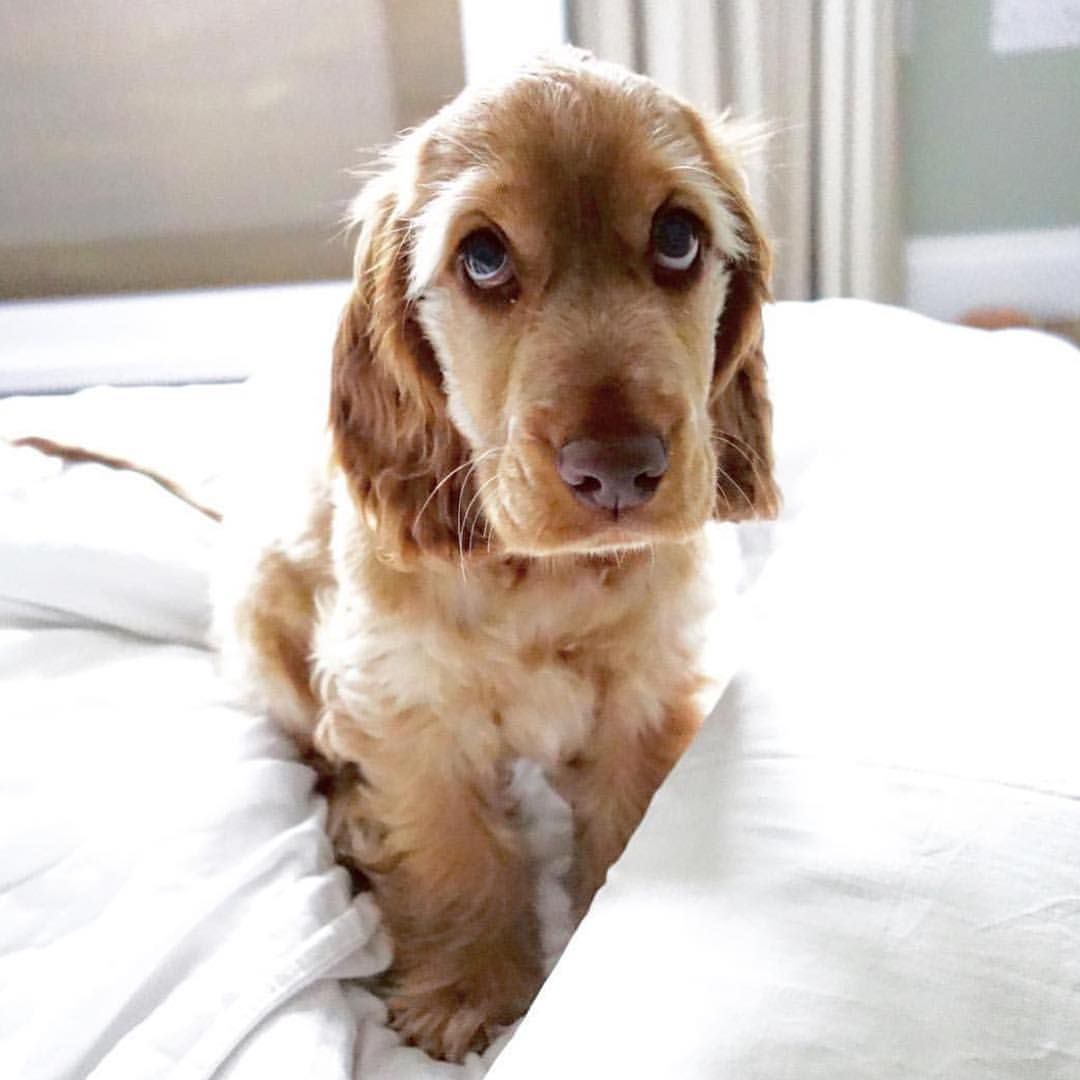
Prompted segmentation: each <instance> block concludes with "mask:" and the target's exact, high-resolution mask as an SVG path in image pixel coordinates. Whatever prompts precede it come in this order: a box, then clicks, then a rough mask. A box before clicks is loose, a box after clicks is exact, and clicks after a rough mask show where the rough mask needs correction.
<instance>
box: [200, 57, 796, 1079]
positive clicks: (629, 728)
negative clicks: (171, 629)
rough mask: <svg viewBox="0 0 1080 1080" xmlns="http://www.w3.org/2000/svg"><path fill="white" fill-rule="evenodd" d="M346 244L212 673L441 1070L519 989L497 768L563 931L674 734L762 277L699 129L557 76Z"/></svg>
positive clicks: (467, 110) (749, 421) (682, 726)
mask: <svg viewBox="0 0 1080 1080" xmlns="http://www.w3.org/2000/svg"><path fill="white" fill-rule="evenodd" d="M357 219H358V222H359V226H360V234H359V242H358V244H357V249H356V263H355V287H354V290H353V293H352V297H351V299H350V301H349V303H348V306H347V308H346V310H345V312H344V315H343V317H342V320H341V324H340V329H339V332H338V336H337V343H336V347H335V351H334V356H333V368H332V377H331V386H330V391H329V401H328V403H327V407H328V415H329V425H328V437H327V443H326V445H327V453H326V457H325V461H324V463H323V467H322V468H321V469H320V470H319V471H318V473H317V474H316V475H315V477H314V478H313V479H312V481H311V482H310V484H308V486H307V487H306V488H304V489H303V493H302V495H301V497H300V498H298V499H290V500H288V505H289V506H290V507H293V508H294V509H295V511H296V513H295V520H294V521H293V522H292V523H291V524H289V525H288V526H286V527H280V528H278V529H277V531H276V533H274V534H268V535H263V536H261V537H258V543H257V544H256V545H254V546H253V547H252V549H251V553H250V556H249V558H248V561H247V563H246V565H245V566H243V567H242V568H239V569H238V568H237V567H236V566H234V567H233V569H232V570H231V571H230V576H229V580H228V582H227V586H226V588H225V590H224V592H223V594H222V595H223V601H222V602H223V605H224V609H223V614H222V616H221V625H222V628H223V630H222V632H223V638H224V641H223V647H224V649H225V654H226V657H227V658H228V660H229V661H230V666H231V667H232V669H233V670H234V671H238V672H239V673H240V675H241V677H242V678H243V679H244V680H245V681H246V682H247V684H248V686H249V687H250V688H251V689H252V691H253V693H254V694H255V696H256V697H257V699H258V700H259V701H260V702H261V703H262V705H263V706H264V707H266V708H268V709H270V710H271V712H273V714H274V715H275V716H276V717H277V718H278V719H279V720H280V721H281V722H282V723H283V724H284V725H285V726H286V727H287V728H288V729H289V730H290V731H291V732H292V734H293V735H294V736H295V737H296V738H297V739H298V741H299V742H300V744H301V745H302V747H303V748H304V749H305V750H307V751H309V752H311V753H312V754H313V755H315V756H316V757H317V758H318V760H319V761H320V763H321V768H322V769H323V771H324V773H326V774H328V775H331V776H332V777H333V779H332V780H331V782H330V785H329V787H330V814H329V828H330V832H331V836H332V839H333V842H334V844H335V846H336V849H337V851H338V852H339V854H340V855H341V857H342V858H343V860H344V861H345V862H346V863H348V864H351V865H352V866H353V867H355V868H358V869H359V870H361V871H362V872H363V874H364V875H365V876H366V878H367V879H368V880H369V881H370V883H371V886H372V888H373V889H374V890H375V893H376V896H377V898H378V901H379V903H380V905H381V908H382V911H383V913H384V915H385V919H386V924H387V926H388V928H389V930H390V933H391V935H392V937H393V941H394V949H395V953H394V963H393V968H392V971H391V978H390V984H389V988H388V1002H389V1008H390V1015H391V1020H392V1022H393V1023H394V1024H395V1026H396V1027H397V1028H398V1029H399V1030H400V1031H401V1033H402V1034H403V1035H404V1036H405V1037H406V1038H407V1039H409V1040H410V1041H412V1042H414V1043H415V1044H417V1045H419V1046H421V1047H423V1048H424V1049H426V1050H428V1051H429V1052H430V1053H432V1054H434V1055H437V1056H441V1057H446V1058H450V1059H458V1058H460V1057H461V1056H462V1055H463V1054H464V1053H465V1052H466V1051H467V1050H469V1049H472V1048H477V1047H479V1046H481V1045H482V1044H484V1043H485V1042H486V1041H488V1040H489V1039H490V1037H491V1035H492V1033H493V1031H494V1029H495V1028H497V1027H498V1026H499V1025H503V1024H506V1023H508V1022H510V1021H512V1020H514V1019H515V1018H516V1017H517V1016H518V1015H520V1014H521V1013H522V1011H523V1010H524V1009H525V1008H526V1007H527V1006H528V1004H529V1002H530V1001H531V999H532V998H533V996H534V994H535V993H536V991H537V988H538V986H539V983H540V981H541V977H542V973H541V962H540V955H539V947H538V926H537V918H536V915H535V913H534V911H533V907H532V898H533V888H532V885H533V870H532V868H531V867H530V865H529V861H528V859H527V857H526V853H525V850H524V845H523V841H522V839H521V837H520V836H519V834H518V831H517V829H516V828H515V815H514V807H513V805H512V804H511V800H510V798H509V795H508V789H507V779H508V772H509V768H510V765H511V763H512V762H513V761H514V760H515V759H518V758H522V757H523V758H528V759H533V760H535V761H537V762H540V763H541V764H542V765H543V767H544V768H545V769H546V772H547V775H548V776H549V778H550V780H551V782H552V784H553V785H554V787H555V788H556V790H557V791H559V792H560V793H562V794H563V795H564V796H565V798H566V799H567V801H568V802H569V804H570V807H571V808H572V812H573V815H574V821H575V837H576V854H575V862H574V868H573V873H572V881H571V882H570V883H569V885H570V888H571V890H572V896H573V900H574V904H575V905H576V910H577V911H578V913H581V912H583V911H584V910H585V908H586V907H587V906H588V904H589V901H590V899H591V897H592V895H593V893H594V892H595V891H596V889H597V888H598V887H599V886H600V885H601V884H602V882H603V880H604V876H605V874H606V872H607V869H608V867H609V866H610V865H611V863H612V861H613V860H614V859H615V858H616V857H617V856H618V855H619V853H620V852H621V851H622V849H623V846H624V845H625V843H626V841H627V838H628V837H629V836H630V834H631V832H632V831H633V830H634V828H635V827H636V825H637V824H638V821H639V820H640V818H641V816H642V813H643V812H644V810H645V807H646V806H647V805H648V803H649V800H650V798H651V797H652V795H653V793H654V791H655V790H656V788H657V785H658V784H659V783H660V782H661V781H662V780H663V778H664V776H665V775H666V774H667V772H668V770H669V769H670V768H671V766H672V764H673V763H674V762H675V761H676V759H677V758H678V757H679V755H680V753H681V752H682V751H683V749H684V748H685V746H686V745H687V743H688V741H689V740H690V739H691V738H692V736H693V734H694V732H695V730H696V728H697V726H698V723H699V716H698V713H697V712H696V711H695V708H694V705H693V703H692V694H693V691H694V690H695V687H696V681H697V679H696V674H695V667H694V647H695V637H696V626H697V620H698V616H699V613H700V612H701V609H702V607H703V603H704V602H705V597H703V595H702V591H703V590H702V587H701V585H700V583H699V577H698V571H699V566H700V562H701V558H702V549H701V543H702V541H701V532H702V528H703V526H704V525H705V523H706V521H707V520H708V519H709V518H710V517H715V518H720V519H724V520H728V521H739V520H742V519H746V518H750V517H760V516H769V515H771V514H773V513H774V511H775V509H776V506H777V500H778V496H777V491H776V489H775V487H774V484H773V479H772V476H771V451H770V439H769V428H770V409H769V404H768V400H767V396H766V384H765V369H764V363H763V359H762V352H761V319H760V309H761V305H762V303H763V301H765V300H766V298H767V294H768V282H767V276H768V266H769V256H768V252H767V249H766V246H765V243H764V242H763V240H762V237H761V234H760V231H759V227H758V224H757V222H756V220H755V217H754V213H753V211H752V210H751V207H750V205H749V203H748V201H747V196H746V192H745V190H744V188H743V184H742V181H741V179H740V173H739V171H738V168H737V166H736V164H735V161H734V159H733V150H732V148H731V147H730V146H729V145H728V144H727V143H726V142H725V131H724V128H723V127H722V126H718V127H710V126H709V125H708V124H707V123H706V122H705V121H704V120H703V119H702V118H701V116H699V115H698V114H697V113H696V112H695V111H694V110H693V109H692V108H691V107H690V106H689V105H687V104H686V103H685V102H683V101H681V100H679V99H678V98H675V97H673V96H672V95H671V94H668V93H666V92H664V91H663V90H661V89H660V88H659V87H658V86H656V85H655V84H654V83H652V82H651V81H649V80H648V79H645V78H642V77H640V76H637V75H633V74H631V73H629V72H627V71H625V70H623V69H621V68H617V67H615V66H613V65H610V64H606V63H601V62H597V61H594V60H592V59H591V58H589V57H587V56H585V55H583V54H580V53H576V52H570V53H566V54H562V55H561V56H559V57H558V58H557V59H555V60H552V61H546V62H542V63H537V64H536V65H534V66H532V67H531V68H529V69H528V70H525V71H523V72H521V73H520V74H519V75H517V76H516V77H514V78H513V79H512V80H510V81H508V82H506V83H504V84H502V85H500V86H498V87H496V88H493V89H492V88H488V89H484V90H476V91H474V90H469V91H466V92H465V93H464V94H462V95H461V97H460V98H458V99H457V100H456V101H454V102H453V103H452V104H450V105H448V106H447V107H446V108H444V109H443V110H442V111H441V112H440V113H438V114H437V115H436V116H435V117H434V118H433V119H431V120H430V121H429V122H427V123H426V124H424V125H423V126H422V127H420V128H419V129H418V130H416V131H414V132H412V133H411V134H409V135H408V136H406V137H405V138H404V139H402V140H401V141H400V142H399V143H398V144H397V146H396V147H395V148H394V150H393V151H392V153H391V154H390V156H389V159H388V161H387V163H386V167H385V169H384V170H383V171H381V172H380V173H379V174H378V175H376V176H375V177H374V179H372V180H370V181H369V182H368V184H367V186H366V188H365V190H364V192H363V194H362V196H361V198H360V200H359V202H358V210H357ZM277 494H278V495H279V496H280V497H281V498H282V499H284V497H285V496H284V493H281V492H278V493H277Z"/></svg>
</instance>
